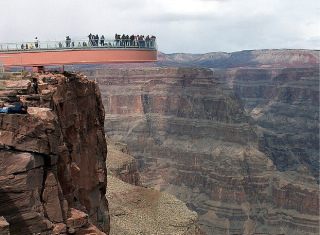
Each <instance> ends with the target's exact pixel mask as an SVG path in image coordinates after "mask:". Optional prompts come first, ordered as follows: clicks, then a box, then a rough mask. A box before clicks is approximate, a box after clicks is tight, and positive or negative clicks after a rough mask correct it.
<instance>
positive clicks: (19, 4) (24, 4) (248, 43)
mask: <svg viewBox="0 0 320 235" xmlns="http://www.w3.org/2000/svg"><path fill="white" fill-rule="evenodd" d="M1 4H2V6H1V8H0V31H1V34H0V42H8V41H21V40H32V39H33V38H34V37H35V36H38V37H39V38H40V39H42V40H47V39H53V40H54V39H61V40H63V39H64V37H65V36H66V35H70V36H71V38H80V37H83V38H86V36H87V35H88V34H89V33H90V32H91V33H98V34H104V35H105V36H107V37H110V38H112V37H113V35H114V34H115V33H121V34H122V33H126V34H132V33H134V34H144V35H148V34H153V35H156V36H157V39H158V44H159V50H161V51H163V52H165V53H173V52H191V53H204V52H211V51H228V52H231V51H238V50H244V49H263V48H306V49H320V45H319V43H318V42H319V41H318V39H319V38H320V32H319V28H320V22H319V19H318V16H319V9H320V8H319V7H320V3H319V2H318V0H308V1H300V0H281V1H279V0H153V1H148V0H135V1H129V0H117V1H112V0H95V1H91V2H88V1H83V0H68V1H65V0H55V1H54V0H32V1H26V0H10V1H2V3H1Z"/></svg>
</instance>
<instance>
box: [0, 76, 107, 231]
mask: <svg viewBox="0 0 320 235" xmlns="http://www.w3.org/2000/svg"><path fill="white" fill-rule="evenodd" d="M32 84H33V85H32V86H31V85H30V87H29V89H26V90H25V91H24V93H23V96H22V97H21V98H23V101H24V102H25V103H27V104H28V107H29V110H28V112H29V113H28V114H10V115H6V114H0V127H1V128H0V163H1V167H0V201H1V207H0V215H3V216H4V217H5V218H6V220H7V221H8V222H9V224H10V232H11V233H13V234H16V233H19V234H30V233H51V232H53V231H54V232H55V233H59V232H61V233H65V232H66V231H67V226H65V225H66V224H65V223H66V221H68V219H70V216H72V215H73V211H74V210H77V211H79V213H80V211H82V212H81V213H82V214H85V216H82V217H81V218H83V217H85V220H86V222H85V223H84V224H85V226H84V224H82V223H80V222H79V221H82V219H79V220H78V219H75V220H73V222H74V223H76V224H81V226H78V225H77V226H74V227H69V228H70V229H71V230H72V229H73V230H74V232H75V233H77V232H79V231H80V230H81V229H88V228H89V227H91V228H95V229H93V230H96V231H98V228H96V227H95V226H94V225H96V226H98V227H99V229H101V230H102V231H104V232H106V233H108V231H109V215H108V206H107V201H106V198H105V192H106V167H105V161H106V141H105V137H104V133H103V125H104V123H103V122H104V108H103V106H102V103H101V97H100V93H99V90H98V87H97V85H96V83H95V82H92V81H89V80H87V79H86V78H85V77H84V76H80V75H77V74H68V73H65V74H64V75H62V74H53V73H52V74H49V73H44V74H34V75H33V78H32ZM15 95H16V94H15ZM0 99H1V97H0ZM7 102H9V100H7ZM31 106H33V107H31ZM71 218H72V217H71ZM82 225H83V226H82ZM68 226H69V224H68ZM80 227H81V228H80ZM71 230H70V231H69V232H71ZM101 233H102V232H101Z"/></svg>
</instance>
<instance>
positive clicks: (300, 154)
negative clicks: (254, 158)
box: [215, 67, 319, 179]
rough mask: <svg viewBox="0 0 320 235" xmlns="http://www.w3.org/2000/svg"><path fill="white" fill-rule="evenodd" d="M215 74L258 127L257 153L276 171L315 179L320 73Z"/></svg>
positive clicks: (291, 70)
mask: <svg viewBox="0 0 320 235" xmlns="http://www.w3.org/2000/svg"><path fill="white" fill-rule="evenodd" d="M215 75H216V76H217V77H219V79H220V80H221V81H223V82H225V83H227V84H228V85H229V86H230V87H232V88H233V90H234V91H236V92H237V94H239V96H240V97H241V99H242V100H243V101H244V105H245V108H246V110H247V112H248V113H249V114H250V115H251V116H252V117H253V118H254V119H255V121H256V123H257V124H258V125H259V126H260V127H262V130H263V134H262V138H261V141H262V142H263V143H262V144H261V146H262V148H261V150H262V151H264V152H265V153H266V154H268V155H269V156H270V158H271V159H272V160H273V161H274V163H275V164H276V166H277V167H278V169H280V170H281V171H286V170H294V169H296V168H297V167H299V166H301V165H305V166H307V168H308V169H309V171H311V172H312V174H313V175H314V176H315V177H316V178H317V179H318V177H319V163H318V162H319V135H318V133H319V126H318V121H319V85H318V84H319V68H317V67H313V68H286V69H278V70H274V69H273V70H272V69H269V70H267V69H235V70H224V71H215Z"/></svg>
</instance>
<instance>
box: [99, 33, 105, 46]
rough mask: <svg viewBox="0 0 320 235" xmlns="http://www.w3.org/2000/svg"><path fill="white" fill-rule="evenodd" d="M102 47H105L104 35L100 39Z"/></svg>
mask: <svg viewBox="0 0 320 235" xmlns="http://www.w3.org/2000/svg"><path fill="white" fill-rule="evenodd" d="M100 45H101V46H102V47H103V46H104V36H103V35H102V36H101V38H100Z"/></svg>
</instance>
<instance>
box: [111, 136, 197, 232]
mask: <svg viewBox="0 0 320 235" xmlns="http://www.w3.org/2000/svg"><path fill="white" fill-rule="evenodd" d="M128 153H129V152H128V149H127V147H126V145H125V144H122V143H119V142H114V141H112V140H110V139H109V140H108V164H107V168H108V188H107V197H108V201H109V205H110V217H111V230H110V234H117V235H118V234H128V235H129V234H130V235H131V234H132V235H135V234H181V235H182V234H188V235H199V234H200V229H199V224H198V215H197V213H196V212H194V211H190V210H189V209H188V208H187V207H186V205H185V204H184V203H183V202H181V201H180V200H178V199H177V198H176V197H174V196H172V195H169V194H167V193H160V192H159V191H156V190H154V189H150V188H143V187H141V186H138V185H140V181H139V174H138V171H137V164H136V161H135V159H134V158H133V157H132V156H130V155H129V154H128Z"/></svg>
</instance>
